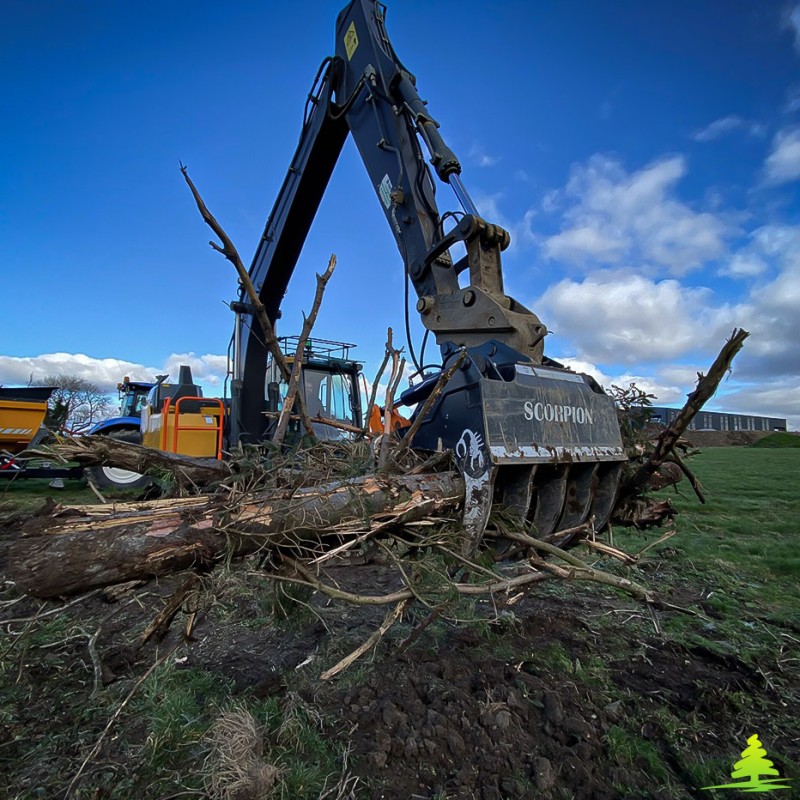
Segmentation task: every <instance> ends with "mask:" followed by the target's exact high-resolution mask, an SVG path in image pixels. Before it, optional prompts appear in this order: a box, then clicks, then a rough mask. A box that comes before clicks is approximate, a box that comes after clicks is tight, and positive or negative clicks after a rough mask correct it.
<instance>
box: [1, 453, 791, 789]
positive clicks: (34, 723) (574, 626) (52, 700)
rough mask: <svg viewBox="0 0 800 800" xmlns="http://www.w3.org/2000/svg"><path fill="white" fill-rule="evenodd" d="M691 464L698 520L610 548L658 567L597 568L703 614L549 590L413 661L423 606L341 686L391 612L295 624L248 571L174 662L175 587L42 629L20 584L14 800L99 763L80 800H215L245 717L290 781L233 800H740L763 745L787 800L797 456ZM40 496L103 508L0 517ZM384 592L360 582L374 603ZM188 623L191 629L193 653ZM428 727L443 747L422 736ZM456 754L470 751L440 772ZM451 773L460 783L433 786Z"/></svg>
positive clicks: (12, 663) (432, 637) (208, 597)
mask: <svg viewBox="0 0 800 800" xmlns="http://www.w3.org/2000/svg"><path fill="white" fill-rule="evenodd" d="M691 466H692V469H693V470H694V471H695V472H696V474H697V475H698V477H699V479H700V481H701V482H702V485H703V489H704V492H705V494H706V496H707V502H706V503H705V504H704V505H701V504H700V503H699V502H698V501H697V499H696V498H695V497H694V495H693V493H692V492H691V489H690V488H689V487H688V486H687V485H686V484H685V483H684V484H683V485H682V487H683V488H682V489H681V493H680V494H677V495H675V494H674V492H672V490H667V491H665V492H663V493H662V494H663V495H664V496H668V497H670V498H672V499H673V501H674V503H675V505H676V506H677V507H678V509H679V511H680V513H679V516H678V518H677V521H676V529H677V531H678V533H677V535H675V536H673V537H671V538H669V539H667V540H666V541H665V542H663V543H662V544H659V545H656V546H655V547H651V548H650V549H646V548H649V547H650V545H652V544H653V542H654V541H655V540H657V539H658V538H659V537H660V536H661V535H662V533H663V531H662V530H657V531H650V532H645V533H637V532H632V531H626V530H622V529H615V530H614V532H613V541H614V544H615V545H617V546H618V547H621V548H623V549H625V550H626V551H628V552H630V553H638V552H640V551H643V550H645V549H646V550H645V552H644V553H643V554H642V556H641V557H640V559H639V561H638V563H637V564H636V565H635V566H634V567H632V568H630V569H627V568H625V567H623V566H621V565H619V564H617V563H616V562H612V561H610V560H608V559H605V558H604V559H602V560H601V561H600V562H599V566H601V567H602V568H604V569H609V570H615V571H617V572H618V573H619V574H624V575H627V576H628V577H631V578H632V579H634V580H636V581H638V582H639V583H642V584H644V585H646V586H648V587H650V588H652V589H653V590H654V591H656V592H658V593H659V595H660V596H661V597H663V598H664V599H666V600H667V601H669V602H671V603H673V604H675V605H676V606H680V607H682V608H684V609H686V610H687V611H688V612H690V613H679V612H672V611H658V612H652V611H650V610H648V609H647V608H646V607H644V606H642V605H641V604H639V603H637V602H635V601H633V600H631V598H630V597H628V596H626V595H623V594H621V593H618V592H616V591H615V590H612V589H608V588H603V587H597V586H591V585H587V584H578V583H567V582H552V583H548V584H544V585H542V587H541V589H539V590H537V591H536V592H535V593H534V594H533V595H532V596H531V598H530V599H528V600H524V601H523V602H520V603H519V604H516V605H509V606H508V607H507V609H506V610H501V611H500V612H499V616H498V617H495V618H494V619H491V616H492V614H496V613H497V608H493V605H492V604H491V603H486V604H484V605H483V606H482V607H478V606H475V605H473V606H472V607H470V608H466V607H465V608H464V614H463V617H464V622H465V624H464V625H463V626H461V627H458V628H456V627H454V626H452V625H450V624H449V623H444V622H442V621H437V622H434V623H433V624H431V625H430V626H429V627H428V628H427V629H426V630H425V632H424V633H423V634H422V636H420V638H419V640H418V641H417V643H416V644H415V646H414V648H413V649H412V650H409V651H408V652H407V653H406V654H405V657H401V656H400V655H399V652H398V646H399V644H400V642H401V641H403V639H404V638H405V637H407V636H408V635H409V634H410V633H411V631H413V630H414V626H415V624H416V622H418V621H419V620H420V619H422V618H423V617H424V616H425V613H426V611H425V609H419V610H418V612H417V613H416V614H409V616H408V618H407V619H405V620H404V621H403V622H402V623H401V624H398V625H397V626H395V628H393V629H392V630H391V631H390V632H389V634H388V635H387V636H386V637H385V639H384V641H383V642H382V644H381V645H380V647H379V648H378V650H377V651H376V652H375V654H374V655H372V656H370V657H367V658H364V659H363V660H362V661H360V662H358V663H357V664H356V665H355V666H354V667H353V668H351V669H350V670H349V671H347V672H345V673H344V674H343V676H342V677H341V679H339V680H337V681H334V682H330V683H323V682H320V681H319V677H318V676H319V673H320V672H321V671H322V670H323V669H324V668H326V667H329V666H331V664H332V663H335V661H336V660H338V659H339V658H340V657H341V656H343V655H344V654H346V653H348V652H349V651H350V650H352V648H353V647H354V646H355V645H357V644H359V643H361V642H363V641H364V640H365V639H366V637H367V636H369V634H370V633H371V632H372V631H373V630H374V629H375V627H377V624H378V623H379V622H380V620H381V618H382V617H383V614H384V610H383V609H375V610H373V611H371V612H369V614H368V613H367V612H362V611H357V610H356V611H354V610H353V608H352V607H347V606H344V607H343V606H334V605H329V604H326V603H316V604H314V606H313V608H312V607H311V606H310V605H309V604H307V603H306V604H304V605H303V606H302V607H300V608H299V611H298V612H296V613H294V614H291V613H290V615H289V617H288V618H283V617H284V615H283V614H281V615H277V614H276V613H275V609H276V607H277V604H276V603H275V599H274V595H271V594H270V590H269V589H268V587H267V585H266V581H264V580H263V579H262V578H259V577H258V576H257V573H256V572H255V569H254V568H253V569H251V570H249V571H248V570H245V569H242V568H241V567H236V566H232V567H231V568H230V569H229V570H222V569H219V570H217V571H216V572H215V573H214V574H213V575H212V576H209V577H208V578H206V579H205V580H204V584H203V585H204V590H203V592H202V593H201V595H199V596H198V597H197V598H196V599H195V600H193V603H192V605H191V606H190V607H187V608H185V609H184V610H183V612H182V613H181V615H179V617H178V619H177V620H176V623H175V624H174V625H173V631H172V632H171V633H170V635H169V637H168V638H167V639H166V640H165V641H164V642H163V643H161V644H155V643H154V642H151V643H150V645H148V646H147V647H144V648H141V647H139V646H138V645H137V640H138V637H139V635H140V633H141V631H142V630H143V629H144V628H145V627H146V625H147V624H148V623H149V622H150V621H151V620H152V619H153V616H154V615H155V614H156V613H157V612H158V610H159V609H160V608H161V607H163V604H164V602H165V600H166V598H167V597H168V596H169V594H170V593H171V591H173V589H174V588H175V586H176V585H178V584H179V583H180V581H181V580H182V579H183V578H182V577H180V576H179V577H178V578H177V579H176V581H175V582H173V584H170V583H169V581H162V582H160V583H159V584H158V585H153V584H149V585H147V586H145V587H142V588H141V589H139V590H137V591H136V592H134V593H131V594H128V595H126V596H124V597H123V599H122V600H121V601H119V602H113V603H110V602H109V601H108V600H107V599H104V598H101V597H94V598H92V599H91V600H89V601H87V602H86V603H82V602H81V603H77V604H76V605H74V606H73V607H71V608H69V609H66V610H65V611H63V612H59V613H52V614H50V615H49V616H40V615H41V614H42V613H49V612H50V610H51V609H52V608H54V606H52V604H39V603H32V602H31V601H28V600H26V599H19V598H16V597H15V595H14V591H13V587H9V586H8V585H6V588H4V589H3V592H2V596H0V618H1V619H0V626H2V627H0V630H1V631H2V633H3V639H2V640H0V775H5V777H6V782H5V783H3V780H0V798H2V799H3V800H5V798H9V799H12V798H13V800H28V799H29V798H38V797H62V796H64V791H65V789H66V787H67V785H68V784H69V783H70V781H71V780H72V778H73V777H74V776H75V775H76V774H77V772H78V769H79V767H80V765H81V763H82V762H83V760H84V758H86V757H87V756H91V757H90V758H89V759H88V764H87V767H86V769H85V775H84V777H83V778H82V779H81V782H80V784H79V787H80V788H79V791H77V793H76V794H75V796H76V797H86V798H90V797H91V798H95V797H106V798H114V799H115V800H125V798H133V797H137V798H138V797H144V798H155V800H166V798H172V797H179V796H181V797H192V796H194V797H220V798H222V797H224V796H225V795H213V794H211V793H210V792H211V791H212V788H213V786H212V785H211V782H210V781H209V775H210V774H212V773H213V772H214V770H218V769H220V766H219V763H218V762H215V761H214V752H215V751H214V750H213V748H212V747H211V744H210V742H211V739H209V732H210V731H213V730H214V726H215V725H217V726H218V725H219V722H220V720H221V719H222V718H223V717H224V715H225V714H230V713H231V712H236V713H238V712H241V711H242V710H246V711H247V712H249V714H250V715H252V719H253V720H254V721H255V723H256V724H257V725H258V726H259V730H260V733H259V736H258V737H256V738H257V741H256V747H255V750H253V753H251V755H250V756H248V759H249V760H244V761H241V763H240V764H239V766H240V767H241V765H242V764H245V765H246V766H247V765H249V766H247V768H248V769H252V770H255V772H258V770H259V769H262V771H263V766H264V764H265V763H266V764H272V765H277V766H278V767H279V768H280V769H281V770H282V774H281V777H280V780H279V781H278V783H277V784H276V787H275V793H274V795H269V794H268V792H267V791H266V790H265V789H264V787H263V785H262V788H261V790H260V791H261V793H260V794H258V793H256V794H242V795H241V797H242V798H250V797H252V798H253V800H255V798H256V797H259V798H260V797H266V796H275V797H286V798H293V799H294V798H307V800H317V798H320V797H322V796H323V793H324V791H325V790H331V789H332V788H333V787H334V786H336V785H337V781H339V780H340V778H342V777H347V776H348V775H349V776H350V777H358V778H359V779H360V783H359V788H358V789H357V790H355V791H354V792H352V793H347V792H345V791H342V793H341V794H335V793H334V794H330V795H328V797H341V798H347V797H352V798H359V799H360V798H378V797H382V798H387V799H391V798H397V800H400V798H402V800H407V798H408V797H410V796H412V795H413V796H416V797H421V798H431V799H433V798H439V799H440V800H445V799H446V798H459V800H460V799H461V798H468V797H469V798H471V797H474V798H478V799H479V800H483V798H502V800H505V798H515V799H518V800H524V799H525V798H537V800H538V799H539V798H541V799H542V800H570V798H581V800H584V798H586V799H587V800H588V798H593V800H594V798H631V800H632V799H633V798H636V799H637V800H639V799H640V798H651V800H682V799H683V798H699V797H708V798H710V799H711V800H714V799H715V798H716V799H717V800H722V798H724V797H734V798H735V797H738V796H740V795H739V794H737V793H731V792H727V793H726V792H725V791H716V792H714V791H703V789H702V787H704V786H709V785H715V784H719V783H723V782H725V781H726V780H730V772H731V767H732V764H733V762H734V761H736V760H738V759H739V757H740V755H739V754H740V752H741V750H743V749H744V747H745V746H746V739H747V737H748V736H750V735H752V734H753V733H758V734H759V736H760V737H761V740H762V741H763V743H764V745H765V747H767V749H768V753H769V758H771V759H772V760H773V761H774V762H775V764H776V765H777V766H778V768H779V769H780V771H781V775H782V776H784V777H788V778H793V784H797V785H798V786H797V787H795V789H791V790H784V791H783V792H781V793H780V794H779V795H777V796H778V797H787V798H788V797H795V796H800V772H798V769H797V763H798V758H799V757H800V722H798V719H799V717H798V711H797V709H798V708H800V530H798V529H799V528H800V522H799V521H798V520H800V479H798V476H800V450H798V449H792V448H783V449H771V448H715V449H709V450H707V451H706V452H703V453H701V454H700V455H698V456H697V457H696V458H694V459H692V461H691ZM48 494H49V495H52V496H53V497H54V498H55V499H56V500H58V501H60V502H65V503H76V502H89V503H94V502H96V498H95V497H94V495H93V494H92V493H91V492H89V491H88V490H87V489H85V487H84V486H82V485H81V484H79V483H76V484H75V485H70V484H68V487H67V489H66V490H62V492H58V491H54V490H50V489H49V488H48V487H47V486H46V484H44V485H38V486H34V485H32V483H29V484H27V485H22V484H20V485H17V486H13V487H11V488H9V489H8V491H7V492H5V494H4V495H3V496H2V500H0V502H1V503H3V504H4V505H5V506H6V507H8V506H10V505H13V506H15V507H20V506H22V507H25V508H28V509H31V508H36V507H37V506H38V505H39V504H40V503H41V502H42V500H43V498H44V497H45V496H46V495H48ZM12 533H13V532H12ZM6 535H9V531H7V532H6ZM375 574H376V573H375V572H366V573H364V576H363V581H364V584H363V585H364V586H365V587H368V586H370V583H369V582H370V581H371V580H374V576H375ZM351 579H352V576H351ZM361 579H362V578H359V580H361ZM304 599H305V601H308V602H309V603H310V602H311V601H310V600H309V597H308V596H305V598H304ZM498 606H499V601H498ZM190 613H195V614H199V622H198V626H197V629H196V632H195V634H194V638H193V641H192V642H191V643H189V644H188V645H187V644H185V643H183V641H182V639H181V635H180V631H181V629H182V625H183V623H184V622H185V620H186V618H187V615H188V614H190ZM481 614H485V615H488V616H489V619H488V621H486V620H480V619H479V618H480V616H481ZM279 617H280V618H279ZM3 620H5V621H3ZM8 620H12V621H11V622H9V621H8ZM13 620H16V621H13ZM178 620H180V621H178ZM95 634H96V635H95ZM93 635H95V638H94V640H92V636H93ZM92 641H93V644H91V646H90V642H92ZM172 646H177V647H178V648H179V649H178V651H176V652H175V654H174V655H172V656H170V657H169V658H167V659H166V660H165V661H164V662H163V663H161V664H160V666H158V667H156V668H155V669H154V670H153V672H152V673H151V674H150V675H149V677H148V678H147V679H146V680H144V681H143V682H142V683H141V684H140V685H139V686H138V687H136V681H137V680H139V679H140V678H141V677H142V676H143V675H144V674H145V671H146V670H147V669H148V667H149V666H151V665H152V664H153V663H154V661H155V659H156V658H160V657H162V656H164V655H165V654H167V653H168V652H169V648H170V647H172ZM309 658H310V659H312V660H311V661H309V660H308V659H309ZM98 664H99V665H100V667H98ZM107 673H108V674H107ZM412 690H413V691H412ZM129 692H132V694H131V695H130V697H129ZM420 697H424V702H423V701H421V700H420ZM554 698H555V699H554ZM554 704H555V705H554ZM554 708H555V711H554V710H553V709H554ZM558 709H561V711H559V710H558ZM115 714H118V717H117V718H116V719H115V721H114V724H113V728H112V729H111V734H110V735H109V736H107V738H106V739H105V741H104V744H103V747H102V748H101V749H100V750H98V751H97V752H96V753H94V754H93V755H92V747H93V746H94V745H95V743H96V742H98V741H99V740H100V739H101V737H102V735H103V731H104V730H105V728H106V725H107V724H108V723H109V720H111V719H112V717H113V715H115ZM431 715H434V716H433V718H435V719H436V729H437V730H441V731H442V732H441V733H440V734H434V733H425V734H423V733H421V731H423V730H425V726H426V724H428V721H429V720H430V719H431V718H432V717H431ZM398 720H400V723H398ZM464 720H467V722H466V723H465V722H464ZM497 720H499V721H500V722H502V725H499V724H497ZM398 724H399V728H398ZM414 734H416V735H418V736H419V741H420V742H422V741H425V742H426V746H425V747H421V746H420V747H419V748H417V746H416V745H414V746H413V747H412V746H411V745H409V744H408V743H407V742H406V740H403V742H401V743H400V745H399V750H397V747H398V744H397V743H398V740H399V737H404V736H409V737H411V736H413V735H414ZM424 737H429V738H427V739H424ZM453 742H455V743H456V744H458V742H461V744H462V745H463V747H464V750H463V752H462V754H461V755H460V756H459V757H457V758H455V757H453V756H452V755H447V758H445V756H444V755H442V753H445V754H447V753H450V751H448V750H447V747H448V746H453ZM351 747H352V753H351V755H350V759H349V762H345V754H346V753H347V752H348V749H349V748H351ZM381 747H383V749H381ZM404 748H405V749H404ZM409 754H410V755H409ZM437 759H439V760H437ZM498 759H499V760H501V761H502V763H503V764H505V765H506V766H505V767H503V769H502V770H500V772H499V774H497V773H498V768H497V766H496V762H497V761H498ZM542 760H544V761H545V762H547V764H549V765H550V766H548V767H547V768H545V767H544V766H542ZM453 761H455V762H456V763H455V764H453V763H451V762H453ZM343 764H344V766H345V769H342V765H343ZM228 766H230V765H228ZM456 768H458V769H459V770H460V772H459V773H458V774H459V775H462V773H463V775H462V777H459V778H458V779H457V780H458V781H461V783H455V784H454V783H453V781H455V780H456V778H448V780H449V781H450V783H447V782H446V781H445V779H444V778H441V781H440V783H437V782H436V781H437V780H439V778H434V777H428V778H425V777H424V776H426V775H429V776H434V775H437V776H443V775H444V776H447V775H449V774H450V771H452V770H455V769H456ZM468 770H472V772H473V773H474V774H472V777H471V778H469V776H468V775H467V771H468ZM548 770H551V772H552V776H555V777H554V778H553V780H550V779H549V778H548V774H549V773H548ZM542 775H544V777H542ZM464 776H466V777H464ZM552 776H551V777H552ZM262 777H263V776H262ZM468 778H469V780H471V781H472V782H468Z"/></svg>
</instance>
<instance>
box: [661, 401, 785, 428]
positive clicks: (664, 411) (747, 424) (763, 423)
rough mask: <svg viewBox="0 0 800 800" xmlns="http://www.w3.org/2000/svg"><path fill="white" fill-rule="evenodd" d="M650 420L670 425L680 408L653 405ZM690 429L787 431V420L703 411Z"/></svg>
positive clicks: (693, 421)
mask: <svg viewBox="0 0 800 800" xmlns="http://www.w3.org/2000/svg"><path fill="white" fill-rule="evenodd" d="M648 410H649V411H650V421H651V422H655V423H658V424H661V425H669V424H670V422H672V420H674V419H675V417H677V416H678V414H679V413H680V409H679V408H665V407H664V406H651V407H650V408H649V409H648ZM689 430H690V431H785V430H786V420H785V419H779V418H778V417H754V416H752V415H749V414H723V413H721V412H719V411H701V412H700V413H699V414H698V415H697V416H696V417H695V418H694V419H693V420H692V422H691V424H690V425H689Z"/></svg>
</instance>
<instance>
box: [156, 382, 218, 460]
mask: <svg viewBox="0 0 800 800" xmlns="http://www.w3.org/2000/svg"><path fill="white" fill-rule="evenodd" d="M184 400H191V401H194V402H195V403H198V402H199V403H202V405H203V406H206V407H207V406H212V405H213V406H214V407H215V408H218V409H219V416H218V417H217V424H216V425H215V426H214V427H213V428H211V427H209V426H208V425H181V424H180V407H181V403H182V402H183V401H184ZM170 410H172V412H173V415H174V417H175V424H174V425H173V427H172V450H169V449H168V448H167V429H168V428H169V412H170ZM197 413H203V412H197ZM161 414H162V417H161V419H162V423H161V449H162V450H165V451H167V452H171V453H177V452H178V434H179V433H180V432H181V431H212V430H213V431H216V433H217V454H216V459H217V461H221V460H222V436H223V428H224V424H225V406H224V405H223V404H222V400H220V399H219V398H218V397H209V398H206V397H179V398H178V399H177V400H176V401H175V404H174V405H172V398H171V397H168V398H167V399H166V400H165V401H164V407H163V408H162V410H161ZM211 416H216V415H215V414H212V415H211Z"/></svg>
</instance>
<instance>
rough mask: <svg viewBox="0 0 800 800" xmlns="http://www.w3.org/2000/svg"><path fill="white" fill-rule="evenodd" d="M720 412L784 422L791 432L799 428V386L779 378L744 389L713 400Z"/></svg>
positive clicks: (795, 381) (791, 381)
mask: <svg viewBox="0 0 800 800" xmlns="http://www.w3.org/2000/svg"><path fill="white" fill-rule="evenodd" d="M715 404H716V405H717V406H718V407H719V408H720V410H722V411H729V412H739V413H741V414H755V415H757V416H762V417H779V418H781V419H786V420H787V421H788V423H789V428H790V429H791V430H798V429H800V384H798V382H797V380H796V379H794V380H792V379H789V380H787V379H779V380H774V381H767V382H763V383H759V384H755V385H751V386H745V387H742V388H740V389H736V390H735V391H732V392H729V393H727V394H725V395H723V396H721V397H719V398H717V399H716V402H715Z"/></svg>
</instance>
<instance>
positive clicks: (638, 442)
mask: <svg viewBox="0 0 800 800" xmlns="http://www.w3.org/2000/svg"><path fill="white" fill-rule="evenodd" d="M610 394H611V398H612V399H613V401H614V405H616V407H617V418H618V419H619V427H620V431H621V432H622V441H623V444H624V445H625V447H626V448H627V449H628V450H629V455H634V454H635V453H636V452H638V451H639V450H642V449H643V448H646V447H647V445H648V442H649V439H650V432H649V431H648V427H649V422H650V413H651V412H650V408H651V406H652V405H653V400H655V399H656V398H655V395H653V394H648V393H647V392H646V391H644V389H640V388H639V387H638V386H637V385H636V384H635V383H630V384H628V386H625V387H623V386H616V385H612V386H611V392H610ZM640 454H641V453H640Z"/></svg>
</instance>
